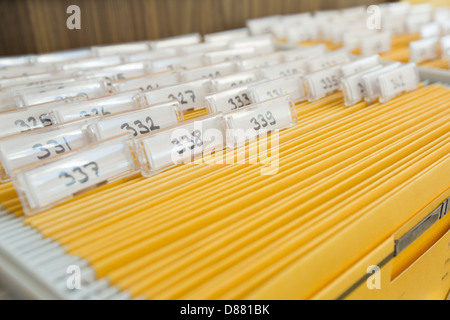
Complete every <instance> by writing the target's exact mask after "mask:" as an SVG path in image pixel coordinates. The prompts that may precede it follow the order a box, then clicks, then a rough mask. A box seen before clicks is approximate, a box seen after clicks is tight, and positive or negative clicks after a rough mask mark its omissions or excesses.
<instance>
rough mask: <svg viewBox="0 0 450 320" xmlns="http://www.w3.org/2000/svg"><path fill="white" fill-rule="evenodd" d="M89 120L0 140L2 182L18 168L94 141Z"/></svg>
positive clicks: (0, 173) (0, 174)
mask: <svg viewBox="0 0 450 320" xmlns="http://www.w3.org/2000/svg"><path fill="white" fill-rule="evenodd" d="M93 120H94V119H90V121H93ZM88 123H89V122H88V121H86V120H80V121H74V122H72V123H68V124H63V125H56V126H51V127H48V128H42V129H38V130H33V131H28V132H24V133H21V134H16V135H13V136H9V137H6V138H2V139H0V159H1V170H0V176H1V179H2V181H6V180H8V178H9V175H10V173H11V172H12V170H14V169H17V168H20V167H23V166H26V165H30V164H32V163H38V162H42V161H44V160H47V159H50V158H53V157H55V156H58V155H61V154H64V153H67V152H69V151H72V150H76V149H79V148H82V147H84V146H86V145H88V144H89V143H91V142H92V140H91V139H90V137H89V135H88V133H87V131H86V129H87V124H88Z"/></svg>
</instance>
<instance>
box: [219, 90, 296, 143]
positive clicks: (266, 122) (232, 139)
mask: <svg viewBox="0 0 450 320" xmlns="http://www.w3.org/2000/svg"><path fill="white" fill-rule="evenodd" d="M224 119H225V123H226V130H227V132H226V134H227V136H226V139H227V140H226V144H227V147H230V148H235V147H238V146H241V145H243V144H245V143H246V142H248V141H251V140H254V139H256V138H258V137H259V136H263V135H266V134H267V133H269V132H271V131H273V130H276V129H284V128H288V127H291V126H293V125H295V124H296V123H297V114H296V111H295V107H294V104H293V103H292V102H291V98H290V97H289V96H281V97H278V98H275V99H271V100H267V101H264V102H260V103H255V104H252V105H249V106H247V107H244V108H241V109H238V110H236V111H233V112H230V113H227V114H225V115H224Z"/></svg>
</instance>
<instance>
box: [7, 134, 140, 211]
mask: <svg viewBox="0 0 450 320" xmlns="http://www.w3.org/2000/svg"><path fill="white" fill-rule="evenodd" d="M135 171H136V163H135V160H134V158H133V155H132V152H131V149H130V147H129V145H128V143H127V141H126V140H125V137H120V138H116V139H111V140H107V141H105V142H101V143H99V144H95V145H90V146H89V147H86V148H84V149H80V150H79V152H75V153H71V154H67V156H63V157H60V158H55V160H53V161H52V160H49V161H47V162H45V163H43V164H42V165H40V166H32V167H30V168H29V169H20V170H18V171H16V172H13V175H12V178H13V183H14V185H15V187H16V190H17V191H18V193H19V196H20V197H21V200H22V203H23V204H24V210H25V213H27V214H33V213H36V212H39V211H42V210H44V209H45V208H48V207H50V206H53V205H55V204H57V203H59V202H62V201H65V200H67V199H70V198H71V197H72V196H73V195H75V194H77V193H79V192H81V191H83V190H85V189H88V188H90V187H93V186H96V185H98V184H100V183H103V182H107V181H111V180H113V179H117V178H120V177H122V176H125V175H127V174H131V173H134V172H135Z"/></svg>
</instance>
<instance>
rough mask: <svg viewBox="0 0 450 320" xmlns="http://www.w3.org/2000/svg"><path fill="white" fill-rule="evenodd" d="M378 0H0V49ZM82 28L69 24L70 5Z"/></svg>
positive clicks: (170, 31) (227, 25)
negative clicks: (76, 11)
mask: <svg viewBox="0 0 450 320" xmlns="http://www.w3.org/2000/svg"><path fill="white" fill-rule="evenodd" d="M380 2H384V1H382V0H0V55H14V54H25V53H40V52H50V51H57V50H64V49H70V48H76V47H85V46H91V45H96V44H106V43H118V42H127V41H138V40H146V39H158V38H164V37H169V36H175V35H180V34H185V33H191V32H200V33H202V34H205V33H211V32H216V31H222V30H227V29H234V28H240V27H244V26H245V21H246V20H247V19H249V18H255V17H261V16H267V15H272V14H287V13H297V12H304V11H314V10H327V9H335V8H345V7H351V6H356V5H369V4H375V3H380ZM72 4H75V5H78V6H79V7H80V9H81V29H80V30H76V29H73V30H69V29H67V27H66V20H67V18H68V17H69V14H67V13H66V9H67V7H68V6H69V5H72Z"/></svg>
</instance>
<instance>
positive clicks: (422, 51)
mask: <svg viewBox="0 0 450 320" xmlns="http://www.w3.org/2000/svg"><path fill="white" fill-rule="evenodd" d="M437 43H438V40H437V38H430V39H422V40H416V41H412V42H410V43H409V61H410V62H414V63H420V62H423V61H427V60H433V59H436V58H437V57H438V52H437Z"/></svg>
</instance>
